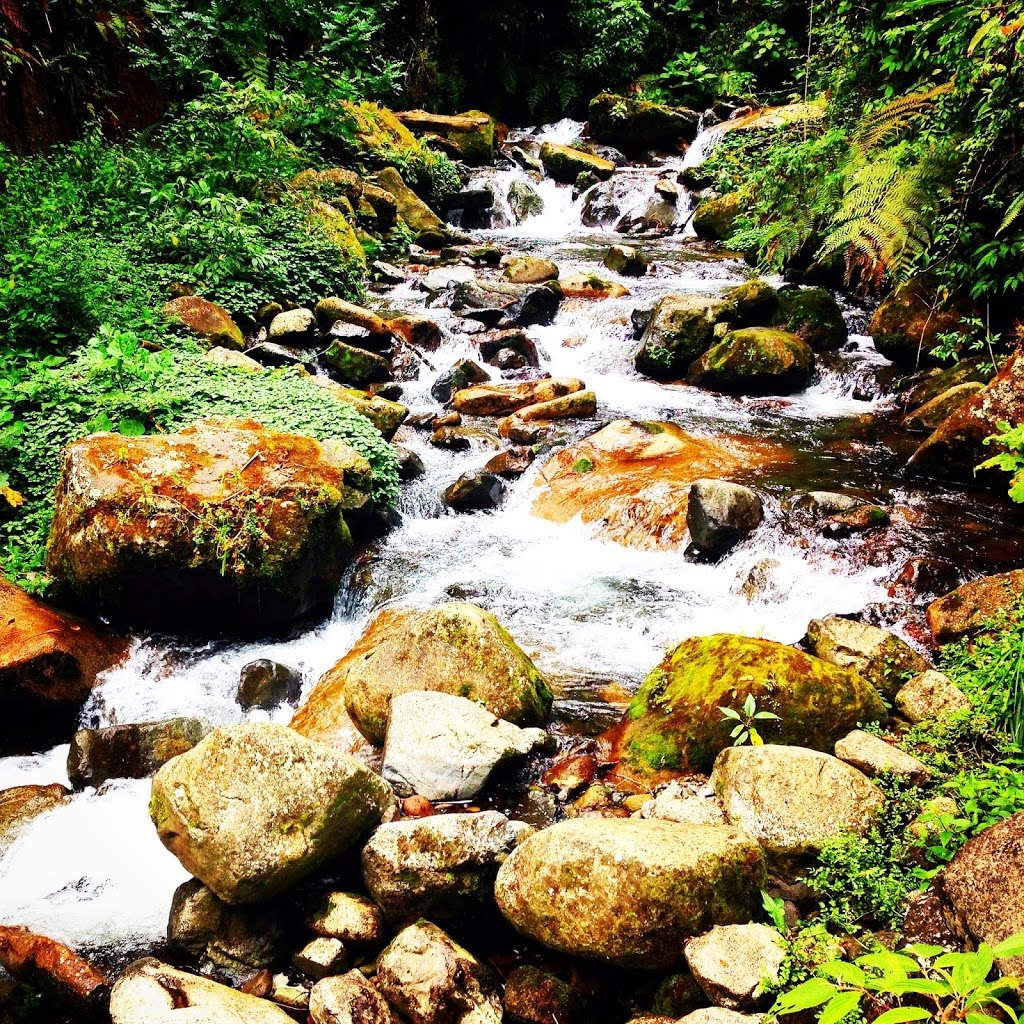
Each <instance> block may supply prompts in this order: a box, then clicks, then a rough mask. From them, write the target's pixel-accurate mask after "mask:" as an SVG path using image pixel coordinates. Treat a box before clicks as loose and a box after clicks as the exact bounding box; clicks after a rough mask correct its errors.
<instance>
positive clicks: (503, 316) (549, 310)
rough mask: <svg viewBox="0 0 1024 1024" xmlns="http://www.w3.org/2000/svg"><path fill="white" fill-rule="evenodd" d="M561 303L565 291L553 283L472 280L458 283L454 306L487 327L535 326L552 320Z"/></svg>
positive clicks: (452, 298)
mask: <svg viewBox="0 0 1024 1024" xmlns="http://www.w3.org/2000/svg"><path fill="white" fill-rule="evenodd" d="M561 302H562V292H561V290H560V289H559V288H558V286H557V285H556V284H554V283H552V282H548V283H546V284H541V285H529V284H512V283H511V282H510V281H486V282H484V281H469V282H467V283H466V284H459V285H456V286H455V289H454V291H453V293H452V297H451V308H452V310H453V311H454V312H456V313H458V314H460V315H461V316H463V317H466V318H467V319H470V320H478V321H480V323H482V324H483V325H484V326H485V327H487V328H494V327H532V326H534V325H535V324H549V323H551V322H552V321H553V320H554V318H555V315H556V314H557V313H558V307H559V305H561Z"/></svg>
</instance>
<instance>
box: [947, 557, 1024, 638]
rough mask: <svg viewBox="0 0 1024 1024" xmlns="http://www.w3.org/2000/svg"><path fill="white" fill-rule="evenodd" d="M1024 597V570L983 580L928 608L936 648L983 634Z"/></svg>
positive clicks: (968, 585)
mask: <svg viewBox="0 0 1024 1024" xmlns="http://www.w3.org/2000/svg"><path fill="white" fill-rule="evenodd" d="M1022 595H1024V569H1014V570H1013V571H1012V572H1004V573H999V574H998V575H996V576H983V577H982V578H981V579H978V580H972V581H971V582H970V583H965V584H964V585H963V586H962V587H957V589H956V590H954V591H953V592H952V593H950V594H946V596H945V597H940V598H939V599H938V600H937V601H932V603H931V604H930V605H928V611H927V616H928V627H929V629H931V631H932V642H933V643H934V644H935V645H936V646H941V645H942V644H948V643H952V642H953V641H954V640H960V639H962V638H963V637H966V636H973V635H974V634H976V633H979V632H981V630H983V629H984V628H985V625H986V624H987V623H988V622H991V621H992V620H993V619H996V618H998V617H999V616H1000V615H1001V614H1004V613H1007V612H1010V611H1011V610H1012V609H1014V608H1016V606H1017V603H1018V602H1019V601H1020V598H1021V596H1022Z"/></svg>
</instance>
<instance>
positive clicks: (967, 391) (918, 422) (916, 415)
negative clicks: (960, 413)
mask: <svg viewBox="0 0 1024 1024" xmlns="http://www.w3.org/2000/svg"><path fill="white" fill-rule="evenodd" d="M984 389H985V385H984V384H979V383H978V382H977V381H968V382H967V383H966V384H957V385H956V387H952V388H950V389H949V390H948V391H943V392H942V394H941V395H938V396H937V397H935V398H933V399H932V400H931V401H930V402H926V403H925V404H924V405H922V406H920V407H918V408H917V409H915V410H914V411H913V412H911V413H908V414H907V415H906V416H904V417H903V420H902V424H903V427H904V429H906V430H910V431H913V432H914V433H919V434H930V433H931V432H932V431H933V430H937V429H938V428H939V427H940V426H942V424H943V423H944V422H945V421H946V420H947V419H949V417H950V416H952V415H953V413H955V412H956V411H957V410H958V409H959V408H960V407H961V406H962V405H963V404H964V403H965V402H967V400H968V399H970V398H973V397H974V396H975V395H977V394H978V393H979V392H981V391H984Z"/></svg>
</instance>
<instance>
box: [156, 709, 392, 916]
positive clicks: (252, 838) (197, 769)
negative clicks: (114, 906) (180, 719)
mask: <svg viewBox="0 0 1024 1024" xmlns="http://www.w3.org/2000/svg"><path fill="white" fill-rule="evenodd" d="M393 800H394V796H393V794H392V792H391V787H390V786H389V785H388V784H387V783H386V782H385V781H384V780H383V779H382V778H381V777H380V776H379V775H376V774H375V773H374V772H372V771H370V769H369V768H367V767H365V765H363V764H361V763H360V762H359V761H356V760H355V759H354V758H352V757H349V756H348V755H347V754H342V753H340V752H339V751H336V750H332V749H331V748H329V747H327V746H324V745H323V744H321V743H314V742H313V741H311V740H308V739H305V738H304V737H302V736H300V735H299V734H298V733H296V732H295V731H294V730H292V729H289V728H287V727H286V726H283V725H271V724H269V723H247V724H243V725H235V726H230V727H228V728H223V729H216V730H215V731H214V732H212V733H210V735H209V736H207V737H206V739H204V740H203V741H202V742H201V743H200V744H199V745H198V746H196V747H193V748H192V750H190V751H188V753H185V754H182V755H181V756H180V757H176V758H174V760H173V761H169V762H168V763H167V764H165V765H164V766H163V767H162V768H161V769H160V771H158V772H157V774H156V776H155V778H154V779H153V797H152V800H151V802H150V807H149V813H150V817H151V818H152V819H153V823H154V825H155V826H156V830H157V835H158V836H159V837H160V841H161V842H162V843H163V844H164V846H166V847H167V848H168V849H169V850H170V851H171V852H172V853H173V854H174V855H175V856H176V857H177V858H178V860H180V861H181V863H182V865H183V866H184V867H185V869H186V870H187V871H188V872H189V873H190V874H191V875H193V876H194V877H196V878H198V879H199V880H200V881H201V882H204V883H205V884H206V885H207V886H209V888H210V889H212V890H213V891H214V893H216V894H217V896H219V897H220V898H221V899H222V900H224V902H225V903H233V904H234V903H256V902H260V901H262V900H266V899H270V898H272V897H274V896H277V895H279V894H281V893H282V892H284V891H286V890H287V889H289V888H290V887H291V886H292V885H294V884H295V883H296V882H298V881H299V880H300V879H302V878H305V877H306V876H307V875H310V874H312V873H313V872H314V871H315V870H316V869H317V868H319V867H320V866H321V865H323V864H324V863H325V862H327V861H329V860H330V859H332V858H333V857H336V856H337V855H338V854H340V853H342V852H343V851H345V850H346V849H348V848H349V847H351V846H352V845H353V844H355V843H356V842H357V841H358V840H359V839H360V838H362V837H363V836H364V835H366V834H367V833H368V832H369V831H370V830H371V829H372V828H373V827H374V826H375V825H376V824H377V823H378V822H379V821H380V819H381V817H382V815H383V814H384V812H385V811H386V810H387V809H388V807H389V806H390V805H391V804H392V802H393Z"/></svg>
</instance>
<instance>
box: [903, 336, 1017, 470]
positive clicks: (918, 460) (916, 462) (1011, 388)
mask: <svg viewBox="0 0 1024 1024" xmlns="http://www.w3.org/2000/svg"><path fill="white" fill-rule="evenodd" d="M1022 420H1024V357H1022V356H1021V355H1019V354H1018V355H1015V356H1013V358H1011V359H1009V360H1008V361H1007V362H1006V363H1005V364H1004V365H1003V367H1002V369H1001V370H1000V371H999V373H998V374H996V376H995V378H994V379H993V380H992V382H991V383H990V384H988V385H986V386H985V387H984V388H983V389H982V390H981V391H978V392H976V393H975V394H974V395H972V396H971V397H970V398H968V399H967V401H966V402H964V403H963V405H961V406H960V408H959V409H957V411H956V412H954V413H953V415H952V416H950V417H949V418H948V419H946V420H944V421H943V422H942V423H941V424H940V425H939V426H938V428H937V429H936V430H935V432H934V433H932V434H931V435H930V436H929V437H928V438H927V440H925V441H924V443H923V444H922V445H921V446H920V447H919V448H918V449H917V451H916V452H914V454H913V455H912V456H911V457H910V463H909V468H911V469H912V470H913V471H914V472H917V473H922V474H925V475H928V476H934V477H940V478H942V479H952V480H960V481H964V482H970V481H973V480H974V479H975V468H976V467H977V466H978V465H979V464H980V463H981V462H983V461H985V460H986V459H989V458H991V457H992V456H994V455H997V454H999V453H1000V452H1002V451H1004V450H1005V449H1004V448H1002V446H1000V445H997V444H991V445H986V444H985V441H986V439H987V438H989V437H991V436H993V435H994V434H999V433H1001V432H1002V431H1001V430H1000V426H999V424H1000V423H1020V422H1021V421H1022ZM980 479H981V480H983V481H985V482H987V483H990V484H992V485H993V486H997V487H999V488H1000V489H1005V488H1006V487H1007V486H1008V482H1009V478H1008V476H1007V475H1006V473H1005V472H1003V471H1001V470H986V471H983V472H982V473H981V474H980Z"/></svg>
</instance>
